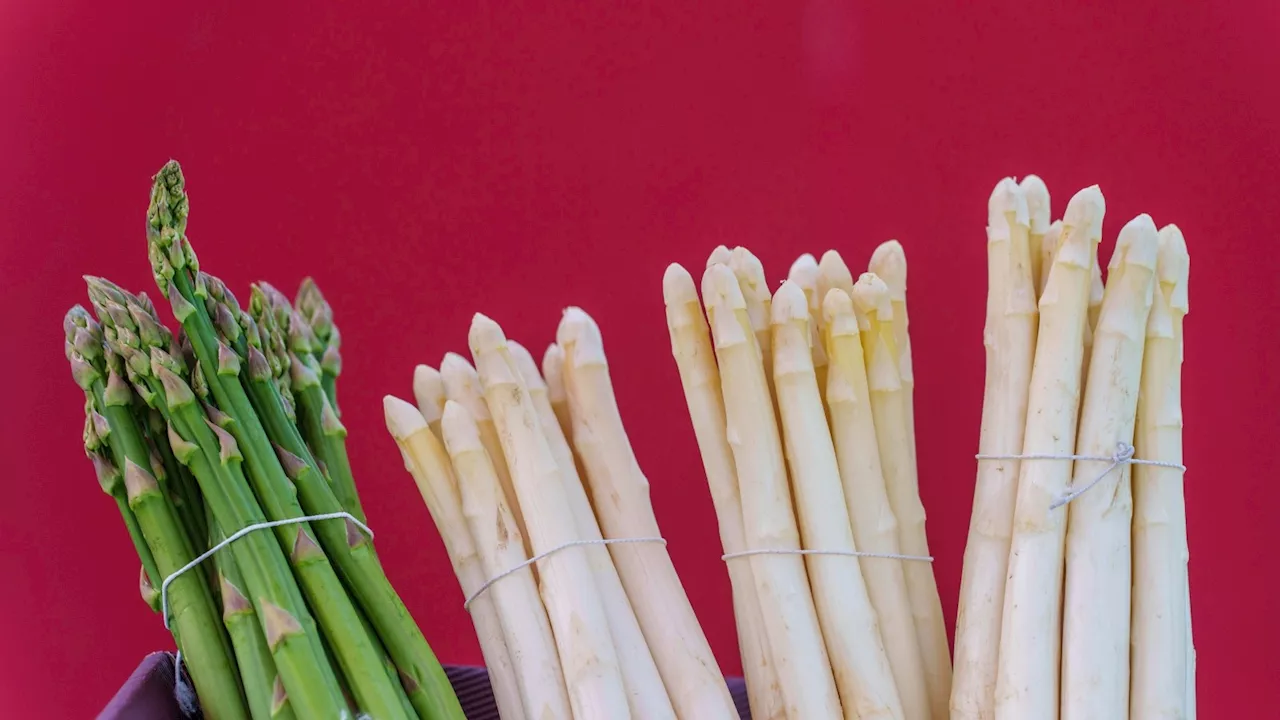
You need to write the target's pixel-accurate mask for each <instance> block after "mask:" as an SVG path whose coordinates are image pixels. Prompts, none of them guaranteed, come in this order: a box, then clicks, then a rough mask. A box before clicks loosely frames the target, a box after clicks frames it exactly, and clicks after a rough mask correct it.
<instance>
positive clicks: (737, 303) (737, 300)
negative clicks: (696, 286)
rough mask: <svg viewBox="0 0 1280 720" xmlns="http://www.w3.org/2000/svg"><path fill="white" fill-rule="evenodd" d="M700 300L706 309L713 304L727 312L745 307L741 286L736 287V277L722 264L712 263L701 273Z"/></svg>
mask: <svg viewBox="0 0 1280 720" xmlns="http://www.w3.org/2000/svg"><path fill="white" fill-rule="evenodd" d="M702 302H704V303H706V306H707V310H708V311H710V309H711V308H712V307H713V306H714V307H722V308H724V309H726V310H728V311H729V312H733V311H734V310H746V309H747V301H746V299H744V298H743V297H742V288H740V287H738V278H737V277H736V276H735V275H734V274H733V271H732V270H730V269H729V268H727V267H725V266H723V265H713V266H711V267H709V268H707V271H706V272H705V273H703V274H702Z"/></svg>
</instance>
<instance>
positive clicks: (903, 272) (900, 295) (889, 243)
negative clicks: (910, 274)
mask: <svg viewBox="0 0 1280 720" xmlns="http://www.w3.org/2000/svg"><path fill="white" fill-rule="evenodd" d="M1024 224H1025V223H1024ZM867 269H868V270H870V271H871V272H873V273H875V274H876V275H877V276H879V277H880V279H881V280H883V281H884V284H885V286H887V287H888V288H889V297H890V299H891V300H894V301H897V302H902V301H904V300H906V299H907V253H906V251H905V250H903V249H902V243H900V242H898V241H897V240H886V241H884V242H882V243H880V245H879V246H877V247H876V249H875V252H873V253H871V262H869V263H867Z"/></svg>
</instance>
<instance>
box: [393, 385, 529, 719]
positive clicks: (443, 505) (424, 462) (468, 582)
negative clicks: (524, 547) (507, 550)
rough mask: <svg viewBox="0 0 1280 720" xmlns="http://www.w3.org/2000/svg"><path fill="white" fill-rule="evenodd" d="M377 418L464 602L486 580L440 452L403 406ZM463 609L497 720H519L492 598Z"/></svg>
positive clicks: (511, 665)
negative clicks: (485, 673) (411, 482)
mask: <svg viewBox="0 0 1280 720" xmlns="http://www.w3.org/2000/svg"><path fill="white" fill-rule="evenodd" d="M383 413H384V415H385V417H386V422H387V430H388V431H389V432H390V433H391V436H392V437H393V438H395V441H396V444H397V445H398V446H399V448H400V453H401V455H403V457H404V465H405V469H406V470H408V471H409V473H410V474H411V475H412V476H413V479H414V483H415V484H416V485H417V486H418V491H419V492H420V493H421V494H422V500H423V502H424V504H426V506H427V511H428V512H429V513H430V514H431V519H432V521H433V522H434V523H435V526H436V529H437V531H438V532H439V533H440V539H441V540H443V541H444V547H445V552H446V553H447V554H448V555H449V562H450V563H451V564H452V565H453V572H454V575H456V576H457V578H458V585H459V586H460V587H461V588H462V593H463V595H465V596H466V597H470V596H471V595H472V594H474V593H476V592H478V591H479V590H480V588H481V587H483V586H484V583H485V581H486V580H487V576H486V575H485V569H484V565H483V561H482V560H481V558H480V555H479V552H478V551H477V549H476V546H475V543H474V542H473V541H472V539H471V533H470V531H469V530H468V528H467V524H466V521H465V520H464V518H463V515H462V501H461V499H460V497H459V495H458V483H457V481H456V479H455V478H454V474H453V468H452V467H451V466H450V464H449V459H448V457H446V455H445V451H444V448H443V447H441V445H440V440H439V439H438V438H437V437H436V436H435V434H434V433H433V432H432V431H431V429H430V427H428V425H427V422H426V420H425V418H423V416H422V415H421V413H420V412H419V411H418V410H415V409H414V407H413V406H412V405H410V404H409V403H407V402H405V401H403V400H401V399H399V398H396V397H392V396H390V395H388V396H386V397H385V398H384V399H383ZM468 609H469V611H470V612H471V620H472V622H473V623H474V624H475V628H476V637H477V638H478V639H479V641H480V651H481V652H482V653H483V654H484V662H485V665H486V666H487V667H488V669H489V681H490V685H491V686H492V687H493V694H494V697H495V699H496V701H497V705H498V712H499V714H500V715H501V716H502V718H503V720H520V719H522V718H525V717H526V715H525V714H524V705H523V702H522V701H521V698H520V684H519V681H518V680H517V672H516V666H515V664H516V663H517V662H520V660H521V658H518V657H512V655H511V653H510V652H509V650H508V648H507V644H506V640H505V638H504V632H503V626H502V623H501V621H500V619H499V617H498V612H497V609H496V608H495V607H494V604H493V600H492V598H489V597H485V596H483V595H482V596H480V597H478V598H476V599H475V600H474V601H473V602H472V603H471V606H470V608H468Z"/></svg>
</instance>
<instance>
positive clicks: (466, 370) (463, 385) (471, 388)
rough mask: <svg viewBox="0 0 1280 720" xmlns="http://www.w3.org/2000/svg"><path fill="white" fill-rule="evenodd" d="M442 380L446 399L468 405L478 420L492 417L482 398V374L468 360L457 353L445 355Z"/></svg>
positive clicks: (442, 363)
mask: <svg viewBox="0 0 1280 720" xmlns="http://www.w3.org/2000/svg"><path fill="white" fill-rule="evenodd" d="M491 322H492V321H491ZM473 352H474V348H473ZM440 378H441V379H442V380H443V381H444V391H445V396H446V397H449V398H453V399H455V400H458V401H459V402H461V403H463V404H464V405H466V406H467V407H468V408H470V409H471V412H472V414H474V415H475V417H476V419H477V420H488V419H489V418H490V417H491V416H490V415H489V406H488V405H486V404H485V402H484V400H483V398H481V397H480V387H481V386H480V373H478V372H476V369H475V367H474V366H473V365H472V364H471V363H470V362H469V361H468V360H467V359H466V358H464V357H462V356H461V355H459V354H458V353H455V352H448V353H445V355H444V359H443V360H441V361H440Z"/></svg>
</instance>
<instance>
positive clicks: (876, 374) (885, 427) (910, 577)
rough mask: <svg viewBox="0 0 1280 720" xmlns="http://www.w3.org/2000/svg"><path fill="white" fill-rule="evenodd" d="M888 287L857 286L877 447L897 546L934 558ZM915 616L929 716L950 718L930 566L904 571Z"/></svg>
mask: <svg viewBox="0 0 1280 720" xmlns="http://www.w3.org/2000/svg"><path fill="white" fill-rule="evenodd" d="M892 297H893V295H892V294H891V292H890V291H889V288H888V286H887V285H886V284H885V283H884V282H883V281H882V280H880V278H879V277H877V276H876V275H874V274H872V273H864V274H863V275H862V277H860V278H859V279H858V282H857V283H855V284H854V288H853V298H852V299H853V303H854V309H855V311H856V312H857V313H858V314H859V315H860V316H861V318H860V321H861V319H862V318H865V322H866V323H867V330H866V332H865V333H864V334H863V336H862V339H863V345H862V349H863V356H864V358H865V361H866V367H867V385H868V389H869V391H870V394H871V414H872V419H873V420H874V423H875V429H876V444H877V446H878V447H879V449H880V462H881V466H882V469H883V470H884V478H885V489H886V490H887V492H888V495H889V506H890V507H891V508H893V514H894V517H896V518H897V520H898V544H899V547H900V548H901V550H902V553H903V554H904V555H915V556H927V555H929V540H928V537H927V536H926V535H925V526H924V523H925V514H924V506H923V505H922V504H921V503H920V491H919V486H918V483H917V479H916V472H915V457H914V455H913V453H912V448H911V442H910V435H911V432H910V429H909V428H910V415H909V413H908V410H907V409H908V408H909V407H910V402H911V400H910V395H909V394H908V393H907V392H906V390H905V388H904V383H903V380H902V367H903V365H902V362H901V358H900V355H899V352H898V347H897V338H896V337H895V334H896V333H897V332H898V326H899V325H900V323H898V322H897V321H896V320H895V316H894V308H893V304H892ZM902 571H903V574H904V575H905V576H906V580H907V594H908V596H909V599H910V601H911V616H912V619H913V620H914V622H915V626H916V642H918V643H919V644H920V657H921V660H922V661H923V664H924V671H925V687H927V688H928V690H929V707H930V715H931V716H933V717H937V718H943V717H946V716H947V712H948V710H947V705H948V700H949V697H950V688H951V659H950V656H949V653H948V652H947V635H946V626H945V624H944V621H943V618H942V601H941V599H940V598H939V597H938V585H937V583H936V581H935V580H934V577H933V567H932V565H931V563H927V562H922V561H908V562H906V563H905V564H904V565H903V568H902Z"/></svg>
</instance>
